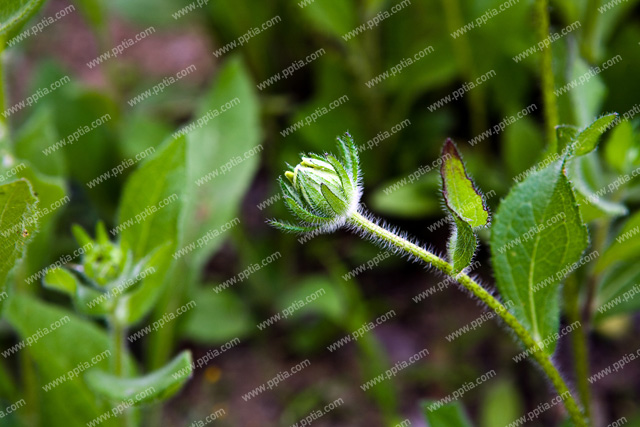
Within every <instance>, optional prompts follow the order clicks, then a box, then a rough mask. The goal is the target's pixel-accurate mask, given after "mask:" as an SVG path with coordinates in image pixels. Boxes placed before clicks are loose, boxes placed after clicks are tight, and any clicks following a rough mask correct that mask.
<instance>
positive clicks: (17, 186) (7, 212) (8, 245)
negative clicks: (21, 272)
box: [0, 179, 38, 292]
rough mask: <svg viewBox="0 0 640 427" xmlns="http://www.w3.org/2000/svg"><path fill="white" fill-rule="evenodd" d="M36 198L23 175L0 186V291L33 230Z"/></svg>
mask: <svg viewBox="0 0 640 427" xmlns="http://www.w3.org/2000/svg"><path fill="white" fill-rule="evenodd" d="M37 201H38V199H37V198H36V196H34V194H33V191H32V190H31V185H30V184H29V181H27V180H26V179H19V180H17V181H14V182H11V183H9V184H5V185H1V186H0V235H1V236H0V292H4V290H5V288H6V280H7V276H8V275H9V271H11V269H12V268H13V266H14V265H15V263H16V262H17V260H18V259H20V258H21V257H22V255H23V254H24V251H25V249H26V246H27V243H28V242H29V241H30V240H31V238H32V236H33V233H35V232H36V228H35V227H34V225H35V224H33V223H32V222H33V221H32V220H33V218H34V215H35V213H36V203H37Z"/></svg>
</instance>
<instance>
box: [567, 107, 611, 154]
mask: <svg viewBox="0 0 640 427" xmlns="http://www.w3.org/2000/svg"><path fill="white" fill-rule="evenodd" d="M617 117H618V114H617V113H613V114H607V115H606V116H602V117H600V118H598V119H596V120H595V121H594V122H592V123H591V124H590V125H589V126H587V127H586V128H585V129H584V130H582V131H580V133H578V135H576V137H575V138H574V141H573V147H572V148H573V155H574V156H582V155H584V154H587V153H590V152H592V151H593V150H595V149H596V147H597V146H598V142H599V140H600V136H601V135H602V134H603V133H605V132H606V131H607V129H609V125H610V124H611V123H612V122H613V121H614V120H615V119H616V118H617Z"/></svg>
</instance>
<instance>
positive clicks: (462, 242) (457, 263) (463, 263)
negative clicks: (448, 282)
mask: <svg viewBox="0 0 640 427" xmlns="http://www.w3.org/2000/svg"><path fill="white" fill-rule="evenodd" d="M453 218H454V221H455V228H454V230H453V233H452V234H451V238H450V239H449V244H448V248H447V249H448V251H449V258H451V263H452V265H453V273H455V274H457V273H459V272H461V271H462V270H464V269H465V267H467V266H468V265H469V264H471V260H472V259H473V255H474V254H475V253H476V248H477V246H478V241H477V240H476V236H475V234H474V233H473V230H472V229H471V226H470V225H469V224H467V223H466V222H464V221H463V220H461V219H460V218H458V216H457V215H456V214H455V213H454V214H453Z"/></svg>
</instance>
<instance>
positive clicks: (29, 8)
mask: <svg viewBox="0 0 640 427" xmlns="http://www.w3.org/2000/svg"><path fill="white" fill-rule="evenodd" d="M43 3H44V0H4V1H3V2H2V3H0V35H3V34H7V33H14V32H16V31H18V30H19V29H20V27H21V26H22V25H24V23H25V22H27V21H28V20H29V18H31V17H32V16H33V15H34V14H35V13H36V12H37V11H38V9H40V6H42V4H43Z"/></svg>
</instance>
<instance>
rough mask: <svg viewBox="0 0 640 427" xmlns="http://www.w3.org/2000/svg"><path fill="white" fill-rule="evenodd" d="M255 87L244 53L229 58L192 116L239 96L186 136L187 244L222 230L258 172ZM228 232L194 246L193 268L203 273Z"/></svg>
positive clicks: (257, 110) (199, 114) (185, 216)
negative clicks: (243, 57) (229, 105)
mask: <svg viewBox="0 0 640 427" xmlns="http://www.w3.org/2000/svg"><path fill="white" fill-rule="evenodd" d="M255 90H256V89H255V85H254V83H253V82H252V81H251V77H250V75H249V72H248V70H247V68H246V66H245V65H244V63H243V62H242V60H241V59H240V57H234V58H232V59H229V60H228V61H227V62H226V63H225V65H224V66H223V67H222V69H221V70H220V72H219V74H218V78H217V80H216V82H215V84H214V85H213V86H212V87H211V89H210V90H209V92H208V93H207V94H206V95H205V96H204V103H203V104H202V105H201V106H200V108H199V109H198V112H197V113H196V116H195V117H194V121H197V120H198V118H201V117H203V116H205V115H206V114H207V113H208V112H209V111H210V110H211V109H213V108H215V109H219V108H220V107H221V106H222V105H224V104H225V103H227V102H228V101H231V100H233V99H235V98H237V99H238V100H239V101H240V103H239V104H237V105H235V106H234V107H232V108H230V109H229V110H227V111H225V112H224V113H222V114H221V115H219V116H217V117H214V118H213V119H211V120H210V121H209V122H208V123H207V124H206V125H204V126H202V127H200V128H198V129H196V130H194V131H192V132H191V133H189V134H188V135H187V145H188V148H187V181H186V184H187V185H186V186H185V188H184V191H183V193H186V200H185V212H184V216H183V221H184V222H183V224H184V229H185V235H184V242H185V243H186V244H190V243H191V242H195V241H197V239H199V238H201V237H202V236H203V235H205V234H206V233H207V232H209V231H210V230H214V229H219V228H220V226H222V225H224V224H225V223H227V222H228V221H230V220H231V219H233V218H234V217H235V216H236V214H237V211H238V207H239V205H240V202H241V200H242V197H243V196H244V195H245V192H246V190H247V188H248V187H249V184H250V183H251V180H252V178H253V176H254V174H255V172H256V169H257V166H258V163H259V160H260V153H261V150H262V146H261V145H259V143H260V118H259V105H258V99H257V96H256V93H255ZM223 168H224V169H223ZM225 170H226V173H223V171H225ZM215 171H218V172H219V174H218V175H217V176H215V177H213V178H212V179H211V180H209V181H208V182H205V183H202V184H201V185H197V184H196V180H199V179H201V178H202V177H204V176H207V175H208V174H211V173H213V172H215ZM228 236H229V234H228V233H221V234H220V235H219V236H216V237H214V238H212V239H211V240H209V242H208V243H207V244H206V245H202V247H198V248H195V249H194V250H193V252H191V253H190V254H189V257H190V260H189V267H190V268H191V269H192V271H194V272H200V271H201V269H202V266H203V264H204V263H205V262H206V260H207V259H209V257H210V255H211V254H213V253H214V252H216V251H217V250H218V248H219V247H220V245H221V244H222V243H223V242H224V240H225V239H226V238H228Z"/></svg>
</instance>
